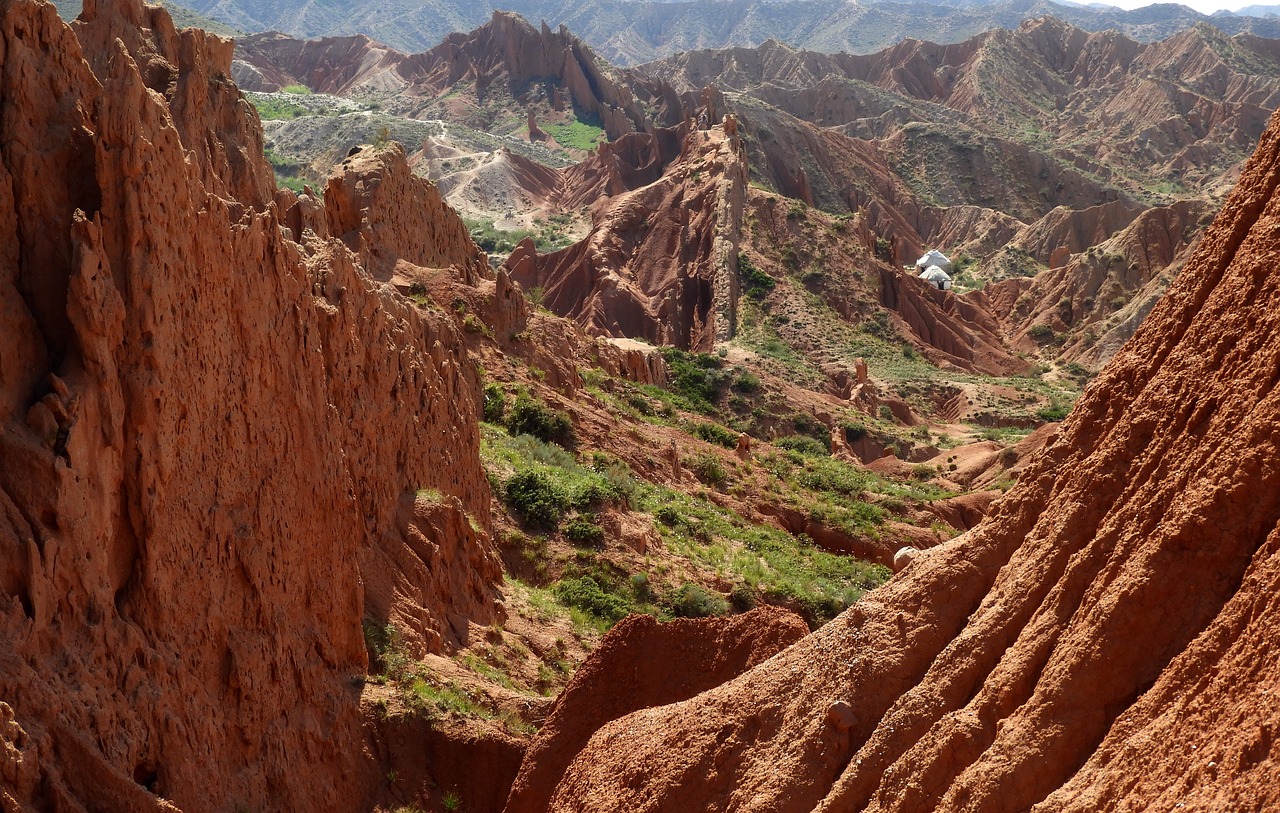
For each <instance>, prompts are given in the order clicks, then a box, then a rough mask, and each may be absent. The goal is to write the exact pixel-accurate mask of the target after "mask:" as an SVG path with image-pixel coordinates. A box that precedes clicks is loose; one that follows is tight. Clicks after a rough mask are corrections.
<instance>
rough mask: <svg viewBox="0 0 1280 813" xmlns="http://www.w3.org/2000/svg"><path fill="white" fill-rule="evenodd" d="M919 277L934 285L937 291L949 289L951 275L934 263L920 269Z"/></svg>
mask: <svg viewBox="0 0 1280 813" xmlns="http://www.w3.org/2000/svg"><path fill="white" fill-rule="evenodd" d="M920 279H922V280H924V281H925V282H927V283H929V284H930V285H932V286H934V287H935V288H937V289H938V290H939V291H950V290H951V275H950V274H948V273H947V272H946V271H943V270H942V269H941V268H939V267H938V266H936V265H931V266H929V267H928V268H926V269H925V270H923V271H921V272H920Z"/></svg>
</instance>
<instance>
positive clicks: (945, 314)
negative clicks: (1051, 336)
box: [880, 267, 1028, 375]
mask: <svg viewBox="0 0 1280 813" xmlns="http://www.w3.org/2000/svg"><path fill="white" fill-rule="evenodd" d="M880 302H881V304H883V305H884V306H885V307H886V308H889V309H890V310H892V311H894V312H895V313H896V314H897V315H898V316H899V318H901V319H902V321H903V322H904V323H905V325H906V327H907V328H908V329H909V331H910V332H911V333H912V334H914V335H916V336H918V337H919V338H920V341H921V342H922V343H923V345H924V347H923V348H922V349H923V350H924V352H925V354H926V355H927V356H929V358H930V360H932V361H933V362H934V363H935V364H941V363H950V364H953V365H955V366H956V367H959V368H960V369H963V370H973V371H976V372H982V373H987V374H988V375H1005V374H1009V373H1017V372H1022V371H1024V370H1026V369H1027V368H1028V365H1027V363H1026V362H1025V361H1024V360H1022V359H1019V358H1018V357H1017V356H1014V355H1013V354H1011V353H1010V352H1009V351H1008V349H1006V348H1005V346H1004V342H1003V338H1002V336H1001V334H1000V326H999V323H998V322H997V321H996V319H995V317H994V316H992V312H991V311H990V310H988V309H987V308H986V307H984V305H985V302H984V301H982V300H980V299H975V298H973V297H961V296H956V295H955V294H953V293H951V292H950V291H940V290H938V289H937V288H935V287H934V286H933V285H931V284H929V283H927V282H925V281H924V280H921V279H918V278H916V277H914V276H911V275H910V274H909V273H904V272H902V271H898V270H895V269H890V268H888V267H885V268H882V269H881V272H880Z"/></svg>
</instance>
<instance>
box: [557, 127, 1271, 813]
mask: <svg viewBox="0 0 1280 813" xmlns="http://www.w3.org/2000/svg"><path fill="white" fill-rule="evenodd" d="M1278 187H1280V118H1277V119H1273V121H1272V124H1271V127H1270V128H1269V129H1268V131H1267V133H1266V134H1265V135H1264V137H1263V139H1262V142H1261V145H1260V146H1259V148H1258V150H1257V153H1256V154H1255V156H1254V158H1253V159H1252V161H1251V163H1250V164H1249V167H1248V168H1247V170H1246V172H1245V173H1244V175H1243V177H1242V179H1241V182H1240V184H1239V187H1238V188H1237V189H1236V191H1235V192H1234V193H1233V195H1232V196H1231V198H1230V199H1229V201H1228V202H1227V204H1226V206H1225V208H1224V209H1223V211H1222V213H1221V214H1220V215H1219V216H1218V218H1217V220H1216V221H1215V223H1214V224H1213V226H1211V227H1210V229H1209V231H1208V233H1207V234H1206V236H1205V238H1204V239H1203V241H1202V242H1201V244H1200V246H1199V248H1198V249H1197V250H1196V252H1195V254H1194V256H1193V257H1192V258H1191V259H1190V260H1189V261H1188V263H1187V266H1186V269H1185V272H1184V273H1183V275H1182V277H1181V280H1180V285H1179V286H1178V287H1177V288H1175V289H1173V290H1171V291H1170V292H1169V294H1167V295H1166V297H1165V298H1164V299H1163V300H1162V301H1161V303H1160V304H1159V305H1158V306H1157V307H1156V309H1155V310H1154V311H1153V312H1152V314H1151V316H1150V317H1149V318H1148V319H1147V321H1146V322H1145V323H1144V324H1143V326H1142V328H1140V329H1139V330H1138V332H1137V334H1136V335H1135V336H1134V338H1133V339H1132V340H1131V341H1130V342H1129V343H1128V344H1127V345H1126V346H1125V348H1123V349H1122V350H1121V352H1120V353H1119V354H1117V356H1116V357H1115V358H1114V359H1113V360H1112V362H1111V364H1110V365H1109V366H1108V367H1107V369H1106V370H1105V371H1104V372H1103V374H1102V375H1101V377H1100V378H1099V379H1098V380H1097V381H1096V382H1095V383H1094V384H1093V385H1092V386H1091V388H1090V389H1089V390H1088V391H1087V392H1086V394H1085V396H1084V397H1083V398H1082V399H1081V400H1080V402H1079V403H1078V404H1077V406H1076V408H1075V410H1074V411H1073V412H1072V414H1071V416H1070V417H1069V418H1068V420H1067V421H1066V423H1065V425H1064V426H1063V428H1062V429H1061V431H1060V432H1059V434H1058V435H1057V436H1056V437H1055V438H1054V439H1053V440H1052V441H1050V442H1049V444H1048V445H1047V446H1046V447H1045V448H1044V450H1043V451H1042V452H1041V453H1040V454H1039V455H1038V456H1037V457H1036V458H1035V459H1034V460H1032V461H1031V462H1030V464H1029V465H1028V466H1027V467H1026V468H1025V469H1024V470H1023V471H1022V474H1021V477H1020V478H1019V485H1018V487H1017V488H1016V490H1014V491H1013V492H1011V493H1010V494H1009V495H1007V496H1006V497H1005V498H1004V499H1002V500H1000V501H999V502H998V503H997V504H996V505H995V507H994V509H993V511H994V513H993V515H992V516H991V517H990V518H988V519H987V520H986V521H985V522H983V523H982V524H981V525H979V526H978V527H977V528H976V529H974V530H972V531H970V532H969V533H968V534H966V535H965V536H964V537H963V538H962V539H961V540H959V541H957V542H954V543H950V544H947V545H943V546H941V547H939V548H937V549H935V550H933V551H930V552H929V553H928V554H927V555H925V556H922V557H919V558H918V559H917V560H916V561H915V562H913V563H912V564H911V566H910V567H908V568H907V569H906V570H905V571H904V573H903V574H902V575H900V576H899V577H898V578H896V579H895V580H894V581H892V582H890V583H889V584H888V585H886V586H885V587H883V588H881V589H880V590H879V591H877V593H875V594H873V595H872V596H870V597H869V598H868V599H866V600H864V601H863V602H862V603H860V604H859V605H857V606H856V607H854V608H853V609H851V610H850V611H848V612H847V613H845V614H844V615H843V616H841V617H840V618H838V619H836V620H835V621H833V622H832V623H830V624H828V625H827V626H826V627H823V628H822V629H821V630H819V631H818V632H816V633H814V634H812V635H810V636H809V637H808V638H806V639H804V640H803V641H801V642H800V643H798V644H796V645H794V646H792V647H790V648H789V649H787V650H786V651H785V652H783V653H781V654H780V655H779V656H777V657H775V658H774V659H772V660H770V661H768V662H767V663H765V664H763V665H761V666H759V667H757V668H756V669H754V670H752V671H750V672H747V673H745V674H744V675H742V676H741V677H739V678H736V679H734V680H732V681H730V682H728V683H726V684H724V685H722V686H720V687H717V688H715V689H712V690H710V691H708V692H705V693H703V694H702V695H699V696H697V697H695V698H692V699H691V700H688V701H685V702H683V703H678V704H675V705H671V706H664V707H659V708H651V709H645V710H642V711H638V712H635V713H633V714H630V715H628V716H626V717H624V718H622V719H619V720H615V721H613V722H611V723H609V724H607V725H606V726H604V727H603V728H602V729H600V730H599V731H598V732H596V734H595V735H594V736H593V737H592V739H591V741H590V743H589V744H588V745H587V746H586V747H585V748H584V749H583V750H582V751H581V752H580V753H579V754H578V756H577V757H576V758H575V759H574V761H573V763H572V764H571V765H570V766H569V767H568V769H567V770H566V772H565V775H564V778H563V780H562V781H561V783H560V785H559V787H558V788H557V789H556V792H555V795H554V797H553V799H552V803H551V806H550V809H551V810H558V811H570V810H574V811H579V810H582V811H585V810H592V811H611V810H619V811H621V810H626V811H654V810H674V809H686V810H707V811H714V810H765V809H768V810H772V811H779V812H780V813H790V812H791V811H797V812H798V811H809V810H818V811H837V810H841V811H843V810H873V811H890V810H892V811H919V810H953V809H964V810H973V811H1017V810H1027V809H1031V810H1034V811H1066V810H1080V811H1085V810H1089V811H1096V810H1134V809H1143V810H1173V809H1176V808H1179V807H1182V808H1185V809H1248V810H1265V809H1270V808H1273V807H1276V806H1277V805H1280V784H1278V783H1276V781H1275V777H1276V765H1277V762H1278V761H1280V745H1277V740H1276V738H1275V737H1274V734H1273V730H1274V726H1275V711H1274V710H1275V702H1274V696H1275V693H1276V692H1277V691H1280V678H1277V675H1278V674H1280V671H1277V669H1276V668H1275V667H1276V666H1277V665H1278V663H1277V661H1278V659H1280V649H1278V648H1277V645H1276V641H1277V640H1280V545H1278V544H1277V539H1278V538H1280V525H1278V524H1277V523H1278V519H1277V518H1280V483H1278V482H1276V480H1277V477H1278V476H1280V474H1278V472H1280V469H1277V467H1276V466H1275V465H1274V460H1275V458H1276V455H1277V452H1278V451H1280V449H1278V448H1277V447H1278V446H1280V439H1278V438H1277V436H1276V433H1275V431H1274V427H1275V426H1276V424H1277V422H1280V403H1278V402H1277V400H1276V397H1275V391H1274V390H1275V387H1274V383H1275V371H1276V369H1277V365H1280V355H1278V354H1280V351H1278V350H1277V346H1276V343H1275V342H1274V341H1273V337H1274V336H1275V334H1276V332H1277V330H1280V309H1277V308H1276V306H1275V302H1274V294H1275V290H1276V280H1277V277H1276V273H1277V272H1276V268H1275V263H1274V256H1275V251H1276V236H1275V235H1276V230H1277V224H1280V196H1277V195H1276V192H1277V188H1278ZM837 702H840V703H845V704H847V705H848V706H849V714H846V715H841V719H842V721H843V722H842V724H841V725H835V724H833V722H832V718H831V715H830V714H829V713H828V710H829V709H830V708H831V707H832V705H833V704H834V703H837Z"/></svg>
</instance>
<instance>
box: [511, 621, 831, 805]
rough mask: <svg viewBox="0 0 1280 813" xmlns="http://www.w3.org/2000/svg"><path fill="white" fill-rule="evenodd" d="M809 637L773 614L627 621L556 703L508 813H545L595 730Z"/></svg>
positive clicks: (531, 749) (804, 629)
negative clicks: (565, 771)
mask: <svg viewBox="0 0 1280 813" xmlns="http://www.w3.org/2000/svg"><path fill="white" fill-rule="evenodd" d="M808 631H809V628H808V627H807V626H805V623H804V621H803V619H801V618H800V616H798V615H796V614H794V613H792V612H789V611H787V610H782V609H779V608H777V607H761V608H759V609H756V610H752V611H751V612H749V613H745V614H743V615H738V616H732V617H729V618H707V619H676V620H674V621H669V622H667V623H659V622H658V621H657V620H655V619H654V618H653V617H651V616H646V615H635V616H631V617H630V618H627V619H624V620H623V621H622V623H620V624H618V625H617V626H616V627H614V628H613V630H611V631H610V632H609V634H608V635H606V636H605V638H604V640H602V641H601V642H600V646H599V647H598V648H597V649H596V650H595V652H593V653H592V654H591V657H590V658H588V659H587V661H586V662H585V663H584V664H583V665H582V666H581V667H579V668H578V671H577V672H575V673H574V675H573V679H572V680H570V681H569V685H568V686H566V687H565V688H564V691H563V692H561V694H560V696H559V697H558V698H557V699H556V704H555V706H554V707H553V708H552V710H551V714H550V716H549V717H548V718H547V722H546V723H545V724H544V725H543V727H542V730H541V731H539V732H538V736H537V737H536V738H535V739H534V741H533V744H532V745H531V746H530V747H529V751H528V753H527V754H526V757H525V761H524V763H523V764H522V765H521V768H520V774H519V776H518V777H517V778H516V782H515V785H514V786H513V787H512V789H511V795H510V796H509V797H508V799H507V806H506V811H507V813H537V811H542V810H546V809H547V803H548V802H549V801H550V798H551V794H552V792H553V791H554V790H555V787H556V784H557V783H558V782H559V781H560V777H561V775H562V774H563V772H564V769H565V767H566V766H568V765H569V763H570V762H571V761H572V760H573V758H574V756H575V755H576V754H577V753H578V751H579V750H581V749H582V747H583V746H584V745H586V744H587V741H588V740H589V739H590V738H591V734H592V733H593V732H594V731H596V729H598V728H600V726H602V725H604V724H605V723H607V722H609V721H610V720H616V719H618V718H619V717H622V716H623V715H625V714H628V713H630V712H632V711H635V710H637V709H643V708H648V707H652V706H663V705H666V704H667V703H675V702H678V701H681V700H686V699H688V698H690V697H693V696H694V695H696V694H698V693H699V692H703V691H706V690H707V689H710V688H712V687H713V686H717V685H719V684H721V683H723V682H725V681H726V680H730V679H732V678H734V677H737V676H738V675H740V674H742V673H743V672H745V671H747V670H748V669H751V668H752V667H754V666H757V665H759V664H761V663H763V662H764V661H766V660H768V659H769V658H771V657H772V656H774V655H775V654H777V653H778V652H780V651H781V650H783V649H785V648H786V647H788V646H790V645H791V644H793V643H795V642H796V641H798V640H800V639H801V638H803V637H804V636H805V634H806V633H808Z"/></svg>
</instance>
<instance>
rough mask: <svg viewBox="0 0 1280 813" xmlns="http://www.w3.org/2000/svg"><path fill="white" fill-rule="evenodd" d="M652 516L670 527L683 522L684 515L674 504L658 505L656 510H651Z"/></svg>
mask: <svg viewBox="0 0 1280 813" xmlns="http://www.w3.org/2000/svg"><path fill="white" fill-rule="evenodd" d="M653 517H654V519H656V520H658V522H661V523H662V524H663V525H667V526H670V527H672V528H674V527H675V526H677V525H680V524H681V523H682V522H684V517H683V516H682V515H681V513H680V510H679V509H678V508H676V507H675V506H674V505H663V506H660V507H659V508H658V510H657V511H654V512H653Z"/></svg>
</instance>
